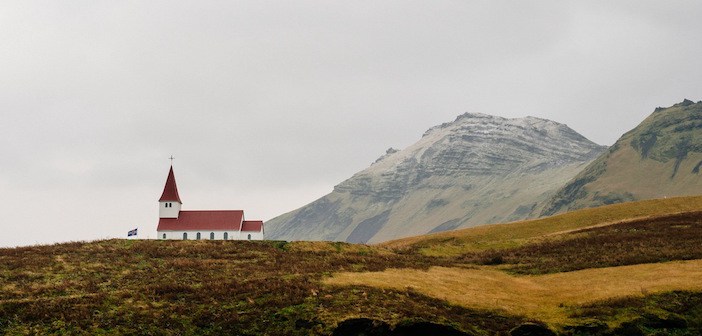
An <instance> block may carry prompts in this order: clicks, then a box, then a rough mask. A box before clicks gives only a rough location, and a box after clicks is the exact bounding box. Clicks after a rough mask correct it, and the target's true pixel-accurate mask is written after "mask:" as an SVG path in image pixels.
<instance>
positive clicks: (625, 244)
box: [0, 197, 702, 335]
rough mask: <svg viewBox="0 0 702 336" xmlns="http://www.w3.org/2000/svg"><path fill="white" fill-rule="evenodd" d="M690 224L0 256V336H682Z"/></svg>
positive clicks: (699, 215) (76, 246) (692, 259)
mask: <svg viewBox="0 0 702 336" xmlns="http://www.w3.org/2000/svg"><path fill="white" fill-rule="evenodd" d="M693 208H694V210H695V211H691V209H693ZM699 209H702V197H691V198H678V199H668V200H656V201H646V202H637V203H632V204H629V205H617V206H608V207H604V208H600V209H590V210H583V211H579V212H576V213H571V214H565V215H561V216H554V217H550V218H546V219H543V220H537V221H528V222H520V223H514V224H505V225H493V226H487V227H479V228H474V229H469V230H461V231H456V232H452V233H443V234H439V235H431V236H429V237H424V238H413V239H406V240H403V241H396V242H392V243H389V244H387V245H385V246H365V245H350V244H344V243H329V242H295V243H286V242H272V241H264V242H247V241H243V242H241V241H227V242H222V241H125V240H108V241H97V242H91V243H66V244H57V245H52V246H32V247H23V248H13V249H0V289H1V290H0V334H86V335H87V334H90V335H93V334H115V335H124V334H140V335H141V334H154V335H194V334H204V335H207V334H211V335H219V334H236V335H329V334H331V333H332V332H333V330H334V328H335V327H336V325H337V324H338V323H339V322H341V321H344V320H347V319H350V318H360V317H363V318H371V319H374V320H380V321H384V322H387V323H389V324H390V325H393V326H394V325H400V324H402V325H406V323H411V322H412V321H428V322H435V323H439V324H442V325H450V326H453V327H455V328H456V329H459V330H462V331H465V332H467V333H469V334H476V335H493V334H506V333H508V331H509V330H510V329H511V328H514V327H516V326H518V325H520V324H522V323H523V322H525V321H528V320H531V321H534V320H535V321H541V322H548V323H549V325H550V326H551V327H552V328H555V329H556V330H558V331H559V332H561V333H564V334H573V335H578V334H598V333H599V334H603V335H604V334H606V333H612V332H613V333H614V334H620V333H624V332H628V333H630V334H646V335H648V334H651V335H656V334H671V333H672V334H676V335H698V334H700V333H702V282H701V281H699V279H700V278H702V212H699ZM627 216H629V217H627ZM632 218H633V219H632ZM624 265H628V266H624ZM613 266H616V267H613ZM680 290H687V291H680ZM408 321H409V322H408ZM588 328H589V329H588ZM593 328H594V329H593ZM632 330H633V331H632Z"/></svg>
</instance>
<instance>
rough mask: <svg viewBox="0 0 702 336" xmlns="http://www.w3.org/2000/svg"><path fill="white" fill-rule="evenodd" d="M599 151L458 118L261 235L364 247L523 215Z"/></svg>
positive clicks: (558, 128) (480, 119) (529, 128)
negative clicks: (368, 244) (369, 244)
mask: <svg viewBox="0 0 702 336" xmlns="http://www.w3.org/2000/svg"><path fill="white" fill-rule="evenodd" d="M605 149H606V148H605V147H603V146H599V145H597V144H595V143H593V142H591V141H589V140H588V139H586V138H585V137H583V136H582V135H580V134H578V133H577V132H575V131H573V130H572V129H570V128H569V127H568V126H566V125H563V124H559V123H556V122H554V121H550V120H545V119H540V118H534V117H526V118H520V119H506V118H501V117H495V116H490V115H485V114H480V113H465V114H463V115H461V116H459V117H458V118H456V120H455V121H453V122H450V123H444V124H442V125H439V126H436V127H433V128H431V129H429V130H428V131H427V132H426V133H425V134H424V135H423V137H422V138H421V139H420V140H419V141H418V142H417V143H415V144H413V145H412V146H410V147H408V148H406V149H404V150H395V149H392V148H391V149H389V150H388V151H387V153H386V154H385V155H383V156H381V157H380V158H379V159H378V160H377V161H376V162H375V163H373V164H372V165H371V166H370V167H369V168H367V169H365V170H363V171H361V172H359V173H357V174H355V175H354V176H353V177H351V178H350V179H348V180H346V181H344V182H342V183H340V184H339V185H337V186H335V187H334V191H333V192H332V193H330V194H328V195H326V196H324V197H322V198H320V199H318V200H316V201H314V202H312V203H311V204H309V205H306V206H304V207H302V208H300V209H297V210H294V211H292V212H289V213H287V214H284V215H281V216H279V217H276V218H274V219H271V220H270V221H268V222H267V226H266V228H267V236H268V237H270V238H272V239H285V240H337V241H347V242H356V243H367V242H380V241H385V240H390V239H394V238H399V237H404V236H412V235H420V234H425V233H430V232H439V231H446V230H451V229H455V228H459V227H469V226H474V225H479V224H486V223H498V222H507V221H514V220H520V219H526V218H531V217H533V216H534V214H538V213H539V212H540V211H541V210H542V206H543V204H544V203H545V202H546V201H547V200H548V199H550V198H551V197H552V196H553V194H554V193H555V191H556V190H558V188H560V187H561V186H563V185H564V184H565V183H566V182H567V181H569V180H570V179H572V178H573V177H574V176H575V175H576V174H577V173H579V172H580V171H581V170H582V169H583V168H584V167H585V166H586V165H587V164H588V163H590V162H591V161H592V160H594V159H595V158H596V157H597V156H599V155H600V154H601V153H602V152H603V151H604V150H605Z"/></svg>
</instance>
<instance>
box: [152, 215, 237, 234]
mask: <svg viewBox="0 0 702 336" xmlns="http://www.w3.org/2000/svg"><path fill="white" fill-rule="evenodd" d="M243 219H244V211H243V210H198V211H181V212H180V213H179V214H178V218H160V219H159V220H158V228H157V229H156V230H157V231H162V230H175V231H191V230H203V231H205V230H213V231H214V230H217V231H225V230H226V231H239V228H240V227H241V223H242V222H243Z"/></svg>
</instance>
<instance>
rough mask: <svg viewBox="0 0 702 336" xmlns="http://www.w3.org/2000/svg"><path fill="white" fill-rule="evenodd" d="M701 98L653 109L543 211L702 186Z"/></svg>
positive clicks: (678, 192)
mask: <svg viewBox="0 0 702 336" xmlns="http://www.w3.org/2000/svg"><path fill="white" fill-rule="evenodd" d="M701 136H702V102H697V103H694V102H692V101H690V100H684V101H683V102H681V103H678V104H675V105H673V106H671V107H668V108H660V107H659V108H657V109H656V110H655V111H654V112H653V113H652V114H651V115H650V116H649V117H648V118H646V119H645V120H644V121H642V122H641V124H639V125H638V126H637V127H636V128H634V129H632V130H631V131H629V132H627V133H626V134H624V135H622V137H621V138H619V140H617V142H616V143H615V144H614V145H613V146H612V147H610V148H609V150H608V151H607V152H606V153H604V154H603V155H602V156H600V157H599V158H598V159H597V160H595V161H594V162H592V163H591V164H590V165H589V166H588V167H587V168H585V169H584V170H583V171H582V172H580V173H579V174H578V175H577V176H576V177H575V178H573V179H572V180H571V181H570V182H569V183H568V184H566V185H565V186H564V187H562V188H561V190H559V191H558V192H557V193H556V195H555V196H553V198H552V199H551V200H550V201H549V202H548V204H547V205H546V206H545V208H544V210H543V211H542V213H541V215H553V214H556V213H560V212H564V211H572V210H575V209H581V208H588V207H596V206H600V205H605V204H613V203H621V202H628V201H634V200H644V199H654V198H662V197H664V196H690V195H697V194H699V190H700V188H702V178H700V167H702V140H701V139H702V137H701Z"/></svg>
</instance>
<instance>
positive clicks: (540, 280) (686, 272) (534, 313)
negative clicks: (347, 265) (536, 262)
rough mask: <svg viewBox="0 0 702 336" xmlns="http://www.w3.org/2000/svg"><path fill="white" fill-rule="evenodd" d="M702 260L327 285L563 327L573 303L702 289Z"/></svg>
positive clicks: (400, 275)
mask: <svg viewBox="0 0 702 336" xmlns="http://www.w3.org/2000/svg"><path fill="white" fill-rule="evenodd" d="M700 279H702V260H694V261H682V262H672V263H658V264H643V265H634V266H625V267H612V268H599V269H588V270H582V271H577V272H567V273H557V274H548V275H539V276H513V275H509V274H506V273H505V272H501V271H499V270H497V269H495V268H493V267H480V268H459V267H451V268H448V267H433V268H431V269H429V270H408V269H390V270H386V271H383V272H369V273H362V274H357V273H355V274H352V273H340V274H337V275H335V276H334V277H333V278H330V279H327V280H326V281H325V282H326V283H327V284H331V285H336V286H341V285H364V286H374V287H379V288H389V289H403V288H412V289H413V290H415V291H417V292H419V293H422V294H426V295H429V296H431V297H435V298H438V299H442V300H447V301H449V302H451V303H454V304H458V305H462V306H466V307H473V308H477V309H497V310H501V311H504V312H507V313H508V314H511V315H522V316H526V317H528V318H532V319H538V320H541V321H544V322H547V323H549V324H552V325H554V326H559V327H563V326H565V325H568V324H572V323H574V322H575V321H572V320H570V319H568V318H567V317H568V312H569V310H571V309H573V308H572V307H577V306H579V305H585V304H587V303H590V302H593V301H599V300H605V299H613V298H623V297H628V296H642V292H643V293H646V294H649V293H650V294H653V293H659V292H665V291H672V290H694V291H702V281H700Z"/></svg>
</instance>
